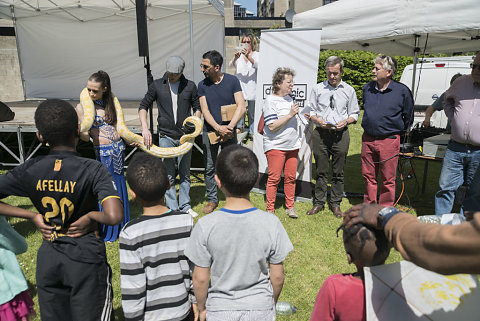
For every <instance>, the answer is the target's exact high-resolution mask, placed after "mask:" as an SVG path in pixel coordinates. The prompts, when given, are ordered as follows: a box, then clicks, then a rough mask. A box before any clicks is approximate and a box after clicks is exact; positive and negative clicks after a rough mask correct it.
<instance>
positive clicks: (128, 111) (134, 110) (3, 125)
mask: <svg viewBox="0 0 480 321" xmlns="http://www.w3.org/2000/svg"><path fill="white" fill-rule="evenodd" d="M67 101H68V102H69V103H70V104H71V105H72V106H76V105H77V104H78V102H79V101H78V100H67ZM41 102H42V100H25V101H15V102H7V103H5V104H6V105H7V106H8V107H10V109H11V110H12V111H13V112H14V113H15V118H14V119H13V120H10V121H4V122H0V133H1V132H10V133H11V132H16V131H17V130H18V129H19V128H21V131H22V132H35V131H36V127H35V121H34V114H35V109H36V108H37V106H38V105H39V104H40V103H41ZM121 104H122V108H123V114H124V118H125V124H126V125H127V127H128V128H129V129H130V130H131V131H132V132H134V133H141V132H142V129H141V126H140V120H139V119H138V106H139V105H140V101H122V102H121ZM157 114H158V112H157V108H156V106H155V105H154V107H153V120H154V131H155V132H156V130H157V126H156V123H157Z"/></svg>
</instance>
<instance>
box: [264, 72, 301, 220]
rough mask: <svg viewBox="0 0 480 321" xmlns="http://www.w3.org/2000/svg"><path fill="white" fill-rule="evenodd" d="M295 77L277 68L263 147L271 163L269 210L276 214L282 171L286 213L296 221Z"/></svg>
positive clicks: (297, 145)
mask: <svg viewBox="0 0 480 321" xmlns="http://www.w3.org/2000/svg"><path fill="white" fill-rule="evenodd" d="M294 76H295V72H294V71H293V70H292V69H289V68H278V69H277V70H276V71H275V74H274V75H273V78H272V92H273V94H272V95H269V96H267V99H266V100H265V104H264V106H263V117H264V119H265V128H264V134H263V148H264V150H265V155H266V156H267V162H268V180H267V211H268V212H272V213H273V212H275V198H276V196H277V188H278V184H279V183H280V179H281V176H282V171H283V176H284V177H285V179H284V193H285V207H286V211H285V212H286V213H287V215H288V216H290V217H292V218H297V217H298V215H297V213H296V212H295V208H294V197H295V177H296V173H297V156H298V150H299V148H300V139H299V135H298V124H297V117H296V115H297V114H298V104H297V103H295V101H294V100H293V98H292V97H291V96H290V93H291V92H292V89H293V77H294Z"/></svg>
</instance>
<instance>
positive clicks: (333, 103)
mask: <svg viewBox="0 0 480 321" xmlns="http://www.w3.org/2000/svg"><path fill="white" fill-rule="evenodd" d="M330 108H331V109H332V110H334V109H335V99H334V98H333V95H331V96H330Z"/></svg>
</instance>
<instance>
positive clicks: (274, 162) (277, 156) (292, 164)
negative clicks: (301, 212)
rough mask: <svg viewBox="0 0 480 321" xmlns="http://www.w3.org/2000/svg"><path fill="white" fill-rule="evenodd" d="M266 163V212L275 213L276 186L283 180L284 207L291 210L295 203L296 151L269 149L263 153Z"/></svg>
mask: <svg viewBox="0 0 480 321" xmlns="http://www.w3.org/2000/svg"><path fill="white" fill-rule="evenodd" d="M265 155H266V156H267V163H268V180H267V211H268V212H275V199H276V197H277V189H278V184H279V183H280V179H281V178H282V171H283V176H284V177H285V179H284V182H283V183H284V185H283V190H284V193H285V207H286V208H293V204H294V202H295V178H296V175H297V156H298V149H295V150H278V149H271V150H269V151H268V152H266V153H265Z"/></svg>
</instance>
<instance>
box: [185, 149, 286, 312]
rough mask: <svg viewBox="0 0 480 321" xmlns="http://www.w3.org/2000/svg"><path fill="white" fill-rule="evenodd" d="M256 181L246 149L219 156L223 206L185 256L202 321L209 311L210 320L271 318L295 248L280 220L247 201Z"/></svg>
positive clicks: (197, 232) (196, 232) (196, 233)
mask: <svg viewBox="0 0 480 321" xmlns="http://www.w3.org/2000/svg"><path fill="white" fill-rule="evenodd" d="M257 179H258V160H257V157H256V156H255V154H254V153H253V152H252V151H251V150H249V149H248V148H245V147H242V146H239V145H231V146H228V147H227V148H225V149H224V150H223V151H222V152H221V153H220V154H219V155H218V158H217V164H216V175H215V181H216V183H217V185H218V187H219V188H220V189H221V190H222V191H223V192H224V194H225V196H226V203H225V207H223V208H221V209H220V210H218V211H215V212H213V213H212V214H209V215H207V216H205V217H203V218H201V219H200V220H199V221H198V223H197V225H196V226H195V227H194V228H193V231H192V235H191V237H190V240H189V243H188V244H187V248H186V249H185V252H184V253H185V255H186V256H187V257H188V258H189V259H190V261H192V262H193V263H194V264H195V269H194V272H193V288H194V291H195V296H196V298H197V306H198V310H199V312H200V320H202V321H203V320H205V319H206V316H207V313H208V320H209V321H216V320H238V319H240V317H242V320H265V321H270V320H275V309H274V307H275V303H276V302H277V299H278V297H279V296H280V292H281V290H282V287H283V280H284V273H283V263H282V262H283V260H284V259H285V257H286V256H287V254H288V253H289V252H290V251H291V250H292V249H293V246H292V243H291V242H290V239H289V238H288V235H287V232H286V231H285V229H284V228H283V226H282V224H281V223H280V220H279V219H278V218H277V217H276V216H275V215H273V214H268V213H266V212H264V211H261V210H258V209H257V208H255V207H254V206H253V204H252V203H251V202H250V199H249V194H250V190H251V189H252V188H253V186H254V185H255V183H256V181H257ZM269 268H270V271H269ZM209 281H210V287H209ZM207 296H208V299H207Z"/></svg>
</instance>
